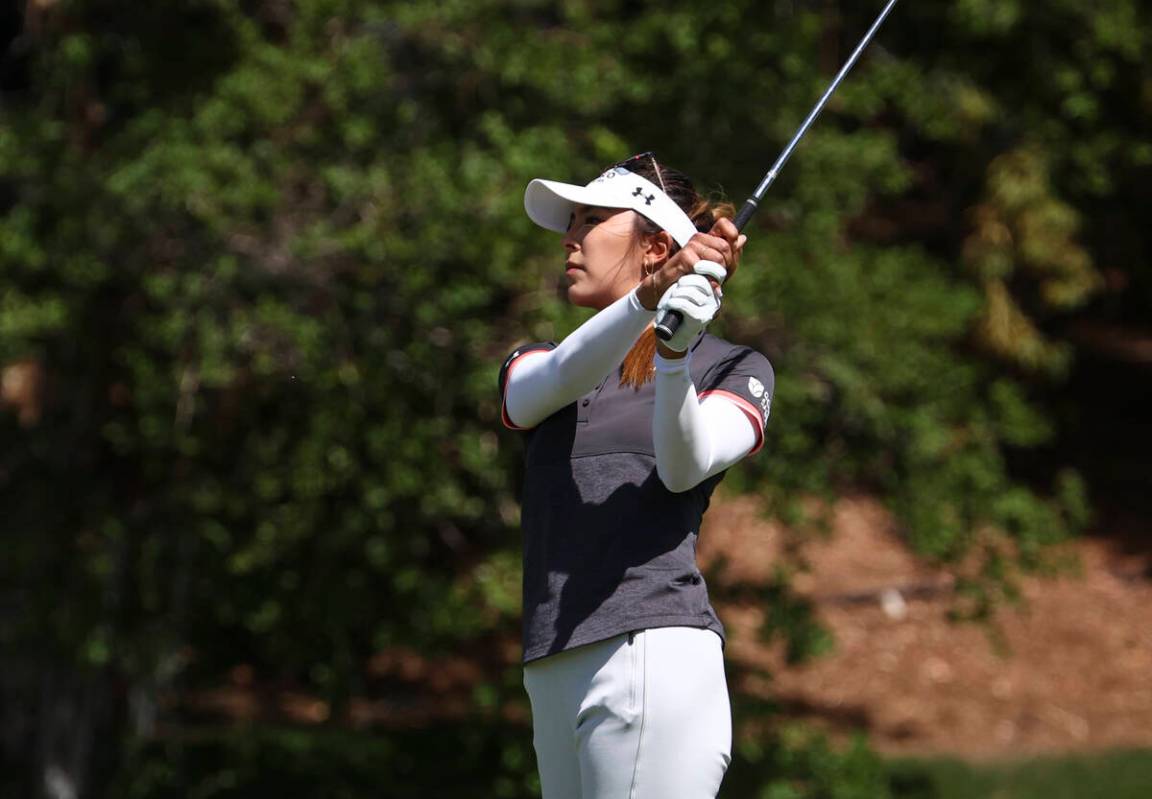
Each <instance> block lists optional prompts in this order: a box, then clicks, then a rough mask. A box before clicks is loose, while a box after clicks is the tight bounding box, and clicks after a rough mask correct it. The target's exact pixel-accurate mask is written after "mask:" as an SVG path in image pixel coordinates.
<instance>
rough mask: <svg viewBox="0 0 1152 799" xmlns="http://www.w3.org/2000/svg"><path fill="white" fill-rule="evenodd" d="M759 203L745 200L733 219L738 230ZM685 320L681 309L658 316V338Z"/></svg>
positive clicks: (663, 338) (668, 336) (671, 333)
mask: <svg viewBox="0 0 1152 799" xmlns="http://www.w3.org/2000/svg"><path fill="white" fill-rule="evenodd" d="M758 205H759V204H758V203H757V202H756V200H754V199H753V198H751V197H749V198H748V199H747V200H745V201H744V205H743V206H741V208H740V213H738V214H736V218H735V219H734V220H733V221H734V222H735V223H736V229H737V230H743V229H744V226H745V225H746V224H748V220H749V219H751V218H752V215H753V214H754V213H756V208H757V207H758ZM683 321H684V317H682V316H681V315H680V312H679V311H668V312H667V313H665V314H662V315H660V316H657V317H656V325H655V327H656V338H658V339H660V340H661V341H668V340H669V339H671V338H672V337H673V336H674V335H676V331H677V330H679V329H680V324H681V323H682V322H683Z"/></svg>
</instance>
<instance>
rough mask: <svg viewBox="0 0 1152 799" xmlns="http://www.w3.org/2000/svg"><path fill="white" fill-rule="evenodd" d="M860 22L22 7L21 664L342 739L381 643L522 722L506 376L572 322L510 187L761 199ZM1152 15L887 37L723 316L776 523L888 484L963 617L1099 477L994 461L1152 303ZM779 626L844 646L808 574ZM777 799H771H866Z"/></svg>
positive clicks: (1028, 17) (980, 23)
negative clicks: (638, 175)
mask: <svg viewBox="0 0 1152 799" xmlns="http://www.w3.org/2000/svg"><path fill="white" fill-rule="evenodd" d="M841 6H842V7H841V8H840V9H836V8H835V6H834V5H829V4H818V3H807V2H773V3H760V2H752V0H730V1H728V2H721V3H710V4H702V3H688V2H680V1H679V0H676V1H674V2H664V3H659V4H657V3H645V2H627V3H626V2H614V1H613V0H602V1H597V2H584V1H575V0H574V1H572V2H542V0H481V1H479V2H477V1H475V0H474V1H472V2H460V1H459V0H449V1H445V2H410V1H409V2H382V1H380V0H373V1H370V0H295V1H294V2H279V1H277V0H245V2H239V3H237V2H231V0H173V2H169V3H164V4H139V3H128V2H124V0H56V2H49V3H32V4H28V5H27V8H26V10H25V11H24V18H23V19H22V20H21V21H20V22H21V24H20V27H21V32H20V35H19V36H18V37H17V38H16V39H14V40H13V41H12V43H10V46H9V49H8V52H7V54H6V56H5V62H4V72H3V77H2V83H0V89H2V92H3V94H2V97H3V104H2V105H0V207H2V208H3V216H2V217H0V274H2V275H3V282H2V284H0V368H3V369H4V384H5V392H4V400H5V405H4V410H3V412H0V453H2V454H0V459H2V460H0V498H2V499H0V501H2V506H3V508H4V511H5V512H4V514H3V516H2V522H0V524H2V530H3V533H4V538H5V541H6V544H7V547H6V555H5V557H4V558H3V559H2V560H0V608H4V609H5V612H4V614H3V615H2V616H0V652H7V653H17V652H18V653H21V654H20V658H19V659H20V660H21V661H22V662H24V661H28V662H40V661H45V662H50V663H56V664H64V666H65V667H67V668H72V669H75V670H76V671H77V672H78V673H83V672H86V671H93V670H96V671H100V672H101V673H105V674H111V675H115V677H116V679H117V680H121V681H123V682H124V683H125V684H127V685H130V686H133V688H132V690H133V691H138V692H142V694H143V695H145V696H151V697H152V700H151V701H152V702H153V703H154V702H155V701H156V697H159V696H163V695H166V692H173V691H179V690H181V689H184V688H188V687H194V686H198V685H211V684H214V683H215V682H217V681H219V679H220V678H221V675H222V674H224V673H225V671H226V670H227V669H229V668H231V667H232V666H234V665H236V664H249V665H251V666H252V667H253V668H254V669H255V670H256V673H257V675H258V678H259V679H260V680H268V681H279V682H281V683H286V684H291V685H295V686H299V687H301V688H302V689H304V690H308V691H311V692H315V693H317V694H318V695H320V696H321V697H322V698H323V699H324V700H325V701H326V702H327V703H328V704H329V706H330V707H331V709H332V712H331V719H332V721H333V723H340V722H341V721H342V720H345V719H346V715H347V708H348V705H349V701H350V698H351V697H352V696H353V695H356V694H357V693H360V692H362V691H363V690H364V689H365V686H366V684H367V681H368V677H367V676H366V673H365V670H364V663H365V661H366V660H367V658H368V657H369V656H370V655H371V654H372V653H374V652H377V651H379V650H382V649H386V648H389V647H393V646H396V645H400V644H402V645H404V646H406V647H412V648H414V649H416V650H418V651H421V652H424V653H429V654H436V653H452V652H458V651H469V652H476V653H479V654H480V655H481V659H486V662H487V667H486V668H487V670H486V671H485V674H486V675H487V678H488V679H489V681H490V684H489V689H488V690H487V691H479V692H478V693H477V696H478V698H483V697H487V699H483V701H481V702H480V704H481V705H486V706H490V705H492V704H493V703H498V702H499V699H500V697H503V696H507V695H511V694H514V693H515V692H516V691H517V690H518V684H517V682H516V680H515V679H511V678H508V677H507V674H506V671H507V664H506V663H505V661H504V660H503V659H502V657H501V656H500V655H499V654H498V650H497V649H496V648H495V647H494V646H492V644H493V642H495V641H497V640H500V639H501V638H504V637H507V636H508V635H509V634H515V631H516V629H517V621H518V614H519V560H518V543H519V541H518V535H517V533H516V524H517V519H518V510H517V491H518V481H519V476H518V459H519V445H518V443H517V442H516V440H515V437H514V436H513V435H510V434H507V433H505V432H502V431H500V424H499V408H498V404H497V397H496V393H495V373H496V368H497V366H498V363H499V360H500V358H501V357H502V356H503V355H504V354H505V353H506V352H507V351H508V350H509V349H510V348H511V347H512V346H513V345H514V344H515V343H517V342H518V341H520V340H524V339H532V340H540V339H549V338H560V337H562V336H563V335H564V334H565V333H566V332H568V331H569V330H571V329H572V327H574V326H575V325H576V324H578V323H579V321H580V320H581V319H582V318H583V314H582V313H581V312H579V311H576V310H574V309H571V308H568V307H566V306H565V305H564V304H563V303H562V302H561V301H560V299H559V295H558V293H557V291H556V284H557V281H558V278H559V271H560V270H559V263H560V261H561V259H560V248H559V242H558V241H557V240H556V238H555V237H552V236H550V235H548V234H545V233H543V232H541V231H540V230H538V229H536V228H535V227H533V226H532V224H531V223H530V222H529V221H528V220H527V219H526V218H525V216H524V214H523V211H522V206H521V192H522V190H523V187H524V185H525V183H526V182H527V181H528V180H529V179H530V178H532V177H536V176H541V175H543V176H549V177H555V178H558V179H565V180H572V181H585V180H588V179H590V178H591V177H592V176H594V175H595V174H596V173H597V172H598V170H599V169H600V168H601V167H602V166H603V165H604V164H606V163H610V162H613V161H616V160H618V159H620V158H621V157H623V156H626V155H628V154H629V153H630V152H633V151H638V150H643V149H655V150H656V151H657V152H658V154H659V155H660V156H661V158H662V159H663V160H665V161H666V162H668V163H671V164H673V165H676V166H679V167H681V168H683V169H685V170H686V171H688V172H689V173H690V174H693V175H695V176H697V178H698V180H699V181H700V183H701V186H702V188H705V189H708V190H720V189H721V188H723V189H725V190H727V191H728V193H729V194H730V196H731V198H732V199H735V200H737V201H738V200H739V198H740V197H741V196H742V195H743V193H744V192H746V191H750V190H751V188H752V186H753V185H754V184H755V182H756V181H757V180H758V179H759V177H760V175H761V174H762V173H763V171H764V170H765V169H766V168H767V165H768V164H769V163H770V161H771V159H772V157H774V155H775V153H776V152H777V151H778V149H779V147H780V146H782V145H783V143H784V142H786V141H787V140H788V138H789V137H790V135H791V133H792V131H793V130H794V128H795V127H796V126H797V125H798V124H799V122H800V121H801V120H802V119H803V118H804V115H805V114H806V113H807V110H808V108H809V107H810V106H811V104H812V103H813V102H814V101H815V99H816V98H817V97H818V96H819V94H820V92H821V91H822V90H823V87H824V86H825V85H826V83H827V81H828V79H829V77H830V75H831V74H832V73H833V72H834V70H835V69H836V67H837V66H838V65H839V63H841V62H842V60H843V59H844V58H845V57H846V55H847V53H848V52H849V49H850V48H851V47H852V46H853V44H854V43H855V41H856V40H857V38H858V37H859V35H860V34H861V33H862V31H863V30H864V29H865V28H866V26H867V24H868V23H869V21H870V19H871V15H872V13H873V10H872V9H867V8H864V7H862V6H858V5H851V4H841ZM1150 22H1152V20H1150V19H1149V11H1148V8H1147V7H1146V6H1145V5H1143V4H1140V3H1138V2H1136V0H1107V1H1106V2H1102V3H1096V4H1091V5H1085V4H1082V3H1074V2H1071V0H1061V1H1060V2H1049V3H1045V4H1040V5H1037V4H1026V3H1023V2H1018V1H1017V0H998V2H986V1H985V0H962V1H961V2H955V3H949V4H907V5H905V6H903V7H898V8H897V10H896V12H895V14H894V15H893V16H892V17H891V19H890V21H889V22H888V23H887V25H886V27H885V28H884V29H883V31H882V33H881V35H880V37H879V39H878V40H877V42H876V43H875V44H874V45H873V47H872V48H871V50H870V52H869V55H868V57H867V58H866V59H865V60H864V61H863V62H862V63H861V64H860V65H859V67H858V68H857V70H856V71H855V72H854V74H853V75H852V76H851V77H850V79H849V80H848V81H847V82H846V83H845V85H844V86H843V88H842V89H841V91H840V92H839V94H838V95H837V96H836V97H835V98H834V99H833V101H832V103H831V104H830V106H829V108H828V109H827V110H826V112H825V115H824V117H823V118H822V119H821V120H820V122H819V123H818V124H817V125H816V126H815V127H814V128H813V130H812V131H811V133H810V134H809V136H808V138H807V139H806V140H805V142H804V144H803V145H802V146H801V148H800V150H799V151H798V152H797V154H796V156H795V157H794V158H793V160H792V161H791V162H790V163H789V165H788V168H787V169H786V170H785V172H784V173H783V174H782V176H781V179H780V181H779V182H778V184H777V185H776V186H775V187H774V189H773V191H772V193H771V194H770V196H769V198H768V200H767V201H766V202H765V204H764V205H763V210H762V211H761V213H760V215H759V216H758V218H757V220H756V221H755V223H754V224H753V227H752V229H751V230H750V233H751V243H750V244H749V247H748V251H747V255H746V258H745V261H744V264H743V266H742V268H741V271H740V274H739V275H738V276H737V277H736V278H735V279H734V280H733V282H732V285H731V289H730V291H729V292H728V294H727V298H728V308H727V309H726V311H725V314H724V319H723V320H722V322H721V323H720V324H719V327H720V332H722V333H725V334H727V335H729V336H730V337H732V338H735V339H737V340H739V341H741V342H745V343H748V344H751V345H753V346H756V347H758V348H760V349H762V350H763V351H764V352H765V353H767V354H768V355H769V357H770V358H771V359H772V361H773V363H774V365H775V367H776V370H777V375H778V388H777V395H776V398H775V402H774V405H773V409H774V418H773V420H772V422H771V423H770V424H769V433H768V443H767V446H766V448H765V452H764V453H763V454H762V455H760V456H759V457H758V458H757V459H754V460H753V461H752V462H751V463H749V464H748V465H746V466H743V467H741V468H740V469H739V470H737V471H736V473H734V474H733V475H732V477H731V482H732V483H733V484H734V485H735V486H736V487H737V488H739V489H741V490H745V491H753V492H757V493H759V494H761V495H762V496H763V497H764V498H765V500H766V503H767V507H768V508H769V509H770V511H771V512H773V513H776V514H778V515H780V516H782V517H784V518H787V519H790V520H802V514H801V513H800V509H801V507H802V506H801V504H800V501H801V500H803V499H805V498H810V497H828V498H830V497H833V496H835V495H836V493H837V492H840V491H843V490H848V489H851V490H858V489H863V490H868V491H872V492H875V493H877V494H879V495H881V496H883V497H884V498H885V499H886V500H887V501H888V503H889V504H890V506H891V507H892V508H893V509H894V510H895V511H896V512H897V514H898V517H899V519H900V521H901V524H902V530H903V533H904V535H905V536H906V539H907V541H908V543H909V545H910V546H911V547H912V548H913V549H914V550H915V551H917V552H919V553H921V554H923V555H925V556H927V557H931V558H934V559H938V560H939V561H941V562H944V563H948V564H953V565H954V567H955V568H956V569H957V571H958V573H959V574H960V575H961V577H962V582H961V585H962V586H963V587H964V593H963V597H964V598H965V604H964V610H965V612H967V613H970V614H972V615H986V614H988V613H989V612H990V611H991V609H992V608H993V607H994V606H995V602H996V600H997V597H998V596H1005V595H1006V596H1011V593H1012V587H1011V585H1012V575H1013V574H1014V573H1015V572H1016V571H1017V570H1018V569H1019V568H1021V567H1029V566H1034V565H1036V564H1037V563H1039V561H1040V560H1041V556H1042V553H1043V551H1044V549H1045V547H1046V545H1047V544H1049V543H1051V542H1055V541H1059V540H1062V539H1063V538H1065V537H1066V536H1068V535H1069V534H1071V533H1075V532H1076V531H1078V530H1080V529H1082V527H1083V525H1084V524H1085V523H1086V521H1087V519H1088V513H1089V511H1088V508H1089V503H1088V500H1087V492H1086V487H1085V482H1084V480H1083V479H1082V477H1081V476H1080V475H1079V474H1078V472H1077V471H1076V469H1075V467H1076V464H1074V463H1065V462H1060V461H1059V460H1055V461H1051V462H1049V461H1047V460H1045V461H1044V462H1043V463H1042V464H1041V466H1040V467H1039V468H1033V469H1031V470H1030V471H1028V472H1027V473H1022V472H1020V471H1019V470H1018V469H1015V468H1014V466H1013V464H1014V463H1015V462H1016V460H1017V456H1018V454H1019V453H1023V452H1038V453H1043V452H1045V449H1044V448H1045V447H1046V446H1048V445H1050V443H1051V442H1052V441H1053V437H1054V436H1055V435H1056V433H1057V430H1058V428H1059V425H1060V424H1061V420H1062V419H1066V418H1067V410H1066V409H1064V410H1060V409H1059V408H1058V406H1057V404H1056V403H1055V402H1054V397H1056V396H1057V395H1058V391H1059V387H1060V385H1061V384H1060V381H1061V380H1062V379H1063V377H1064V376H1065V375H1066V374H1067V373H1068V370H1069V369H1070V368H1071V365H1072V364H1073V362H1074V359H1075V357H1076V354H1077V349H1076V346H1077V345H1076V341H1075V340H1074V338H1073V337H1072V336H1071V331H1072V330H1073V328H1074V325H1075V323H1076V322H1077V321H1079V320H1082V319H1084V318H1089V319H1093V318H1094V319H1103V320H1105V321H1112V322H1117V323H1126V322H1130V321H1131V320H1132V319H1133V318H1136V319H1139V318H1146V315H1147V310H1148V308H1149V306H1150V305H1152V270H1150V267H1149V263H1152V261H1150V260H1149V258H1148V255H1149V252H1150V250H1149V232H1148V228H1147V224H1146V219H1144V218H1143V217H1144V214H1143V213H1142V212H1141V209H1143V208H1146V207H1147V204H1148V202H1147V201H1148V200H1149V190H1148V185H1149V181H1148V177H1149V172H1150V169H1152V145H1150V144H1149V141H1148V137H1147V131H1148V120H1149V116H1150V111H1152V91H1150V90H1149V86H1152V75H1150V73H1149V66H1148V63H1147V61H1146V59H1144V58H1143V56H1144V54H1146V53H1147V52H1148V49H1149V37H1150V36H1152V33H1150V31H1152V24H1150ZM1105 268H1107V270H1111V272H1112V273H1115V274H1118V275H1120V276H1121V277H1122V279H1120V280H1119V282H1118V283H1117V285H1120V286H1122V287H1123V291H1122V292H1120V293H1116V292H1115V291H1114V292H1112V293H1111V294H1108V295H1106V296H1105V294H1104V292H1105V284H1106V282H1107V281H1105V280H1104V277H1103V275H1104V270H1105ZM1114 282H1115V281H1114ZM1062 414H1063V415H1062ZM1073 415H1075V411H1073ZM809 521H811V520H809ZM762 600H763V601H765V602H772V603H773V605H772V607H774V608H776V609H777V612H775V613H774V614H773V616H772V618H771V619H770V620H769V625H768V627H769V629H771V630H772V631H774V634H776V635H783V636H784V637H785V638H787V640H788V642H789V645H790V653H791V654H792V655H794V656H796V657H802V656H803V655H804V654H806V653H807V654H810V653H812V652H815V651H819V650H820V649H822V648H824V647H826V646H827V641H826V640H825V639H824V638H823V637H822V636H821V635H820V634H819V633H818V632H817V631H814V630H813V628H812V625H811V613H810V611H809V609H807V608H805V606H804V604H803V603H802V602H797V601H795V600H792V599H790V598H789V597H788V596H787V591H786V581H774V582H773V583H772V584H771V585H769V586H766V587H764V588H763V595H762ZM9 657H12V656H9ZM3 668H4V664H3V662H2V661H0V669H3ZM133 696H136V694H133ZM478 701H480V700H479V699H478ZM737 701H739V700H737ZM144 704H145V705H147V704H148V703H147V702H145V703H144ZM144 717H147V714H144ZM133 718H135V719H136V720H135V721H134V722H132V723H131V724H129V723H128V722H127V721H122V722H120V723H117V724H114V725H113V726H114V727H115V729H116V730H118V732H117V734H118V735H127V734H129V732H128V731H131V730H134V731H135V732H136V733H137V734H139V735H141V736H144V737H145V738H147V737H148V736H149V735H151V734H152V733H151V731H152V729H153V728H154V726H153V725H152V724H150V723H147V722H143V721H140V718H141V716H140V715H139V714H137V715H136V716H134V717H133ZM81 726H83V725H81ZM801 750H803V751H807V750H804V749H803V747H801ZM801 750H797V751H801ZM852 757H853V756H852V755H848V756H847V758H848V759H847V760H846V761H845V762H846V763H847V764H848V765H845V766H843V767H844V768H851V763H852ZM809 765H811V767H812V768H815V766H814V765H812V764H809ZM840 767H841V766H837V767H836V768H840ZM860 784H866V781H863V782H861V783H860ZM789 790H790V789H788V788H786V787H781V788H773V789H772V791H775V792H770V793H769V794H765V795H766V796H767V795H770V796H773V797H777V796H779V797H783V796H792V795H797V796H801V795H802V796H816V795H820V796H824V795H828V796H833V795H834V796H845V797H847V796H854V795H858V794H856V793H851V792H841V793H837V792H831V793H819V792H818V791H817V792H814V791H809V790H807V789H805V788H797V789H795V790H793V792H792V793H789V792H788V791H789ZM205 795H207V794H205ZM333 795H335V794H333ZM490 795H498V794H490ZM509 795H511V794H509ZM868 795H878V794H874V793H873V794H868Z"/></svg>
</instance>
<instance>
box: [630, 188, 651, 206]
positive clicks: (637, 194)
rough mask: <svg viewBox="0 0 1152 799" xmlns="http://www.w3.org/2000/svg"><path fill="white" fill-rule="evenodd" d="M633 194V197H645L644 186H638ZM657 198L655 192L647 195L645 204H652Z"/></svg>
mask: <svg viewBox="0 0 1152 799" xmlns="http://www.w3.org/2000/svg"><path fill="white" fill-rule="evenodd" d="M632 196H633V197H643V196H644V188H643V187H642V186H637V187H636V191H634V192H632ZM655 199H656V195H655V194H649V195H648V196H647V197H644V204H645V205H651V204H652V201H653V200H655Z"/></svg>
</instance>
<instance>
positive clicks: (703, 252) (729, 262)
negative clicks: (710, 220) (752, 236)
mask: <svg viewBox="0 0 1152 799" xmlns="http://www.w3.org/2000/svg"><path fill="white" fill-rule="evenodd" d="M747 240H748V237H747V236H745V235H743V234H742V233H740V231H738V230H737V229H736V225H735V224H734V223H733V222H732V220H731V219H721V220H719V221H718V222H717V223H716V224H715V225H713V226H712V229H711V230H710V231H708V232H707V233H697V234H696V235H695V236H693V237H692V238H690V239H689V240H688V243H687V244H685V245H684V247H683V248H681V249H680V250H679V251H677V253H676V254H675V255H673V256H672V257H671V258H669V259H668V260H667V261H666V262H665V263H664V265H663V266H662V267H660V269H659V270H657V271H656V272H654V273H652V274H651V275H649V276H648V277H646V278H644V280H643V282H641V284H640V291H639V292H638V294H637V296H638V298H639V300H640V304H641V305H643V306H644V307H645V308H647V309H648V310H650V311H654V310H656V305H657V303H659V302H660V298H661V297H663V296H664V292H665V291H667V290H668V289H669V288H670V287H671V286H672V285H673V284H674V283H675V282H676V281H677V280H679V279H680V278H681V277H683V276H684V275H691V274H693V273H694V269H695V266H696V262H697V261H713V262H715V263H718V264H720V265H722V266H723V267H724V268H725V269H727V270H728V279H729V280H731V278H732V275H733V274H734V273H735V272H736V269H737V268H738V267H739V265H740V263H739V262H740V253H741V252H742V251H743V249H744V243H745V242H746V241H747Z"/></svg>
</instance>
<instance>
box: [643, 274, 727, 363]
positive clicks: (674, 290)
mask: <svg viewBox="0 0 1152 799" xmlns="http://www.w3.org/2000/svg"><path fill="white" fill-rule="evenodd" d="M693 271H694V272H695V273H696V274H693V275H684V276H683V277H682V278H680V279H679V280H677V281H676V282H675V283H673V284H672V287H671V288H670V289H668V290H667V291H666V292H664V296H663V297H661V298H660V302H659V303H658V304H657V305H656V318H657V319H663V317H664V314H666V313H667V312H668V311H678V312H679V313H680V316H681V317H682V319H683V321H681V323H680V327H679V328H678V329H677V330H676V333H675V334H674V335H673V336H672V338H670V339H669V340H668V341H665V342H664V346H666V347H668V349H671V350H675V351H676V352H683V351H684V350H686V349H688V348H689V347H690V346H692V342H694V341H695V340H696V337H697V336H699V335H700V334H701V333H703V332H704V328H705V327H707V326H708V323H709V322H711V321H712V319H713V318H714V317H715V316H716V314H717V313H718V312H719V310H720V298H721V297H722V296H723V295H724V292H722V291H721V290H720V287H719V286H717V287H716V288H715V289H713V288H712V284H711V283H710V282H709V281H708V278H709V277H711V278H714V279H715V280H716V281H717V282H719V283H723V282H724V278H725V277H727V275H728V272H727V271H726V270H725V269H724V267H723V266H721V265H720V264H718V263H716V262H714V261H697V262H696V266H694V267H693Z"/></svg>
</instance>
